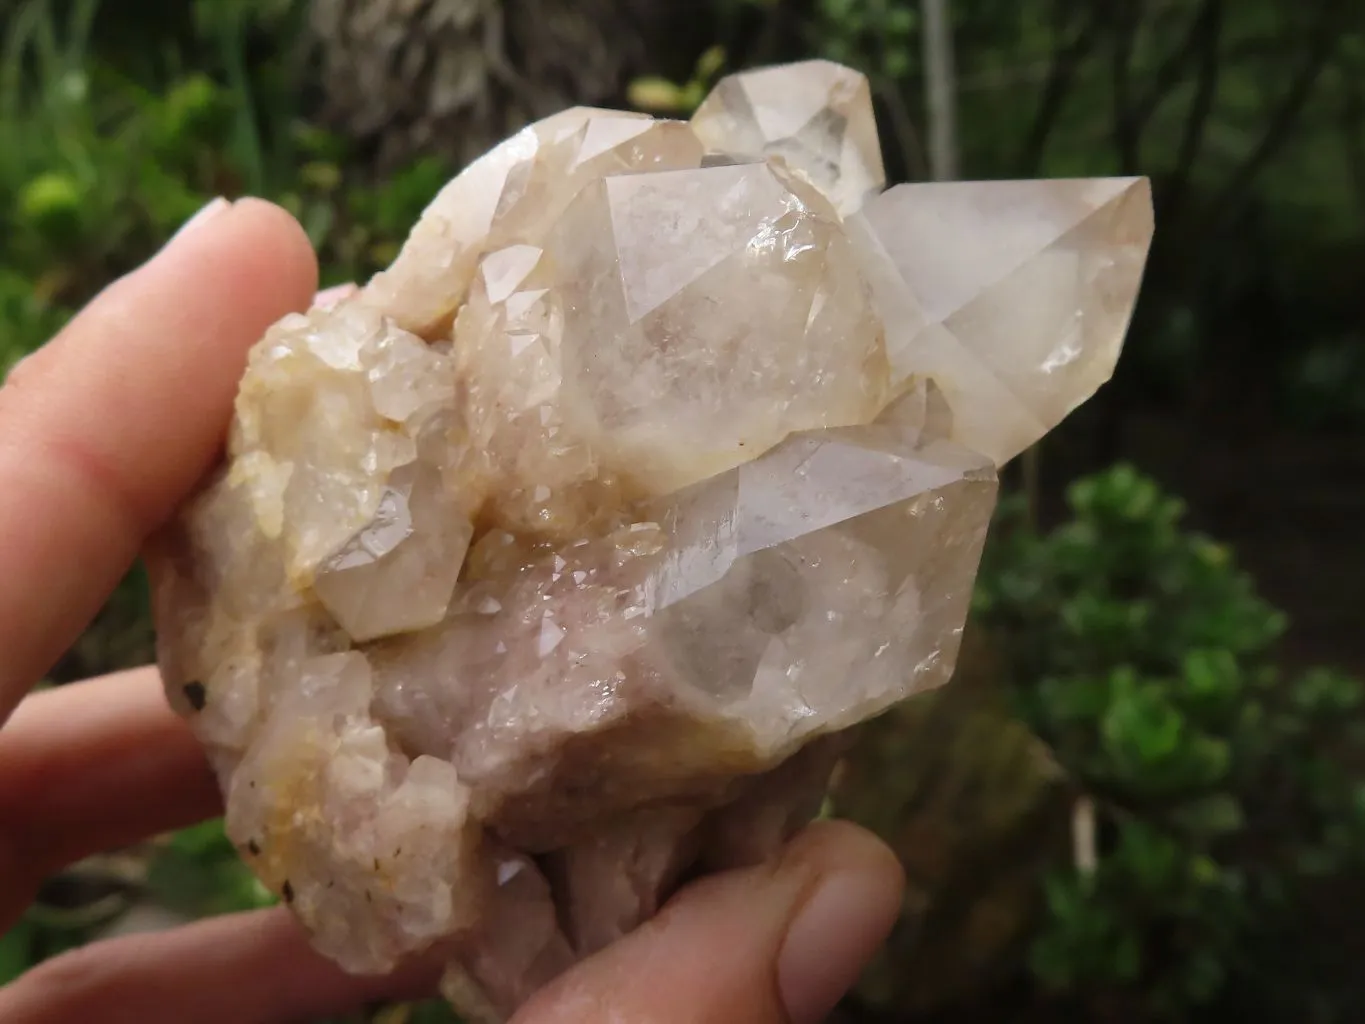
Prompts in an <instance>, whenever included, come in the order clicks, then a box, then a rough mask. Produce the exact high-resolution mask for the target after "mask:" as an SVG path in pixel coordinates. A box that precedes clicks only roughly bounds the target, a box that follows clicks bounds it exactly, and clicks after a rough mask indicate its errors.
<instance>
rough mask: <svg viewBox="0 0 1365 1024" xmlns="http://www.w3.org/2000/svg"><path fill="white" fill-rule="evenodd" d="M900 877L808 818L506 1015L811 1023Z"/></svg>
mask: <svg viewBox="0 0 1365 1024" xmlns="http://www.w3.org/2000/svg"><path fill="white" fill-rule="evenodd" d="M903 887H904V876H903V874H902V872H901V868H900V865H899V864H898V863H897V862H896V859H895V857H894V856H893V855H892V853H891V851H890V850H888V849H887V848H886V846H884V845H883V844H882V843H881V842H880V841H879V840H877V839H876V838H874V837H873V836H872V835H870V834H869V833H867V832H865V831H864V830H862V829H860V828H857V827H855V826H853V825H848V824H844V823H839V822H822V823H819V824H816V825H812V826H811V827H810V828H808V829H806V830H805V831H804V832H803V833H802V834H801V835H799V836H798V837H797V838H796V839H794V840H793V841H792V842H791V844H790V845H789V846H788V847H787V849H786V850H785V851H784V853H783V854H782V856H781V858H780V859H779V860H777V861H776V862H774V863H771V864H766V865H763V866H761V867H756V868H748V869H745V870H741V871H732V872H727V873H725V874H722V875H717V876H715V877H712V878H707V879H704V880H702V881H701V882H698V883H696V884H694V885H692V886H690V887H688V888H687V889H684V890H683V891H682V892H681V893H679V895H678V896H676V897H675V898H674V899H673V901H672V902H670V903H669V904H668V906H666V907H665V908H664V909H663V910H662V911H661V912H660V913H659V915H658V916H657V917H656V918H654V920H652V921H650V922H649V923H647V924H645V925H644V926H643V927H641V928H640V929H638V930H637V931H635V932H633V933H632V934H630V935H628V936H627V937H626V938H624V939H622V940H621V941H620V942H618V943H616V944H615V945H613V946H611V947H609V948H608V949H606V950H604V951H603V952H601V953H599V954H598V955H597V956H595V957H592V958H590V959H589V960H586V961H584V962H583V963H582V964H580V965H579V966H578V967H576V968H574V969H573V970H572V971H570V972H568V973H567V974H565V975H564V976H563V977H561V978H560V979H559V980H558V981H556V982H555V983H554V984H553V985H551V986H550V987H548V988H546V989H545V990H544V991H542V992H541V993H540V994H539V995H537V996H536V998H535V999H533V1000H532V1001H531V1002H530V1003H529V1004H528V1005H527V1006H526V1007H525V1008H523V1009H522V1011H521V1012H520V1013H519V1014H518V1015H517V1016H516V1018H515V1019H514V1021H513V1024H589V1022H592V1024H600V1022H601V1021H606V1020H628V1021H631V1022H632V1024H713V1022H716V1021H745V1022H746V1024H816V1022H818V1021H821V1020H823V1019H824V1018H825V1016H826V1014H828V1013H829V1012H830V1011H831V1010H833V1009H834V1007H835V1005H836V1004H837V1003H838V1001H839V1000H840V998H842V997H843V995H844V994H845V993H846V992H847V991H848V990H849V988H851V987H852V986H853V984H854V982H855V981H856V980H857V978H858V975H859V974H860V973H861V971H862V969H863V967H864V966H866V964H867V962H868V960H869V959H870V958H871V957H872V955H873V953H874V952H875V951H876V949H877V947H878V946H879V945H880V944H881V943H882V941H883V940H884V939H885V938H886V936H887V934H888V933H889V932H890V930H891V927H892V925H893V924H894V923H895V920H896V917H897V915H898V914H899V912H900V908H901V893H902V889H903Z"/></svg>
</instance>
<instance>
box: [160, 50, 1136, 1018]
mask: <svg viewBox="0 0 1365 1024" xmlns="http://www.w3.org/2000/svg"><path fill="white" fill-rule="evenodd" d="M883 183H884V182H883V174H882V168H881V157H880V151H879V148H878V145H877V139H876V131H875V125H874V122H873V116H872V107H871V100H870V95H869V91H868V88H867V83H866V81H865V80H864V79H862V77H861V76H859V75H857V74H855V73H854V72H852V71H849V70H848V69H845V68H841V67H838V66H836V65H832V64H828V63H823V62H813V63H807V64H798V65H792V66H789V67H782V68H773V69H767V70H764V71H758V72H750V73H745V74H742V75H739V76H735V77H733V78H729V79H726V80H725V81H723V82H722V83H721V84H720V85H719V86H717V88H716V91H715V92H714V93H713V95H712V96H711V97H710V98H709V99H708V100H707V101H706V102H705V103H704V104H703V105H702V107H701V109H700V110H699V111H698V112H697V115H696V117H695V118H694V120H693V121H692V122H691V123H690V124H688V123H682V122H671V121H655V120H652V119H650V118H647V117H641V116H639V115H632V114H624V113H617V112H611V111H596V110H584V109H578V110H570V111H566V112H565V113H562V114H559V115H556V116H555V117H551V118H549V119H547V120H545V121H542V122H540V123H539V124H536V125H533V126H531V127H530V128H527V129H526V130H525V131H523V132H521V133H519V134H518V135H516V136H514V137H513V138H511V139H509V140H508V141H507V142H505V143H503V144H502V145H501V146H499V147H497V148H496V149H494V150H493V151H492V152H490V153H489V154H488V155H487V156H485V157H484V158H483V159H482V160H480V161H478V162H476V163H475V164H473V165H471V166H470V167H469V168H468V169H467V170H466V171H465V172H464V173H463V174H461V175H460V176H459V177H458V178H456V179H455V180H454V181H452V182H451V183H450V184H449V185H448V186H447V187H446V188H445V189H444V190H443V191H442V192H441V193H440V194H439V195H438V196H437V197H436V199H435V200H434V202H433V203H432V204H431V206H430V208H429V209H428V211H427V212H426V214H425V215H424V216H423V217H422V219H421V221H420V222H419V223H418V224H417V225H416V227H415V228H414V230H413V232H412V235H411V237H410V238H409V240H408V242H407V244H406V245H405V247H404V248H403V250H402V253H401V254H400V255H399V257H398V258H397V260H396V261H395V262H394V264H393V266H392V267H390V268H389V269H388V270H387V271H385V272H384V273H382V274H380V275H378V276H377V277H376V278H375V279H374V280H373V281H371V282H370V283H369V284H368V285H367V286H366V287H364V288H363V289H362V290H361V291H360V292H358V293H357V294H356V295H354V296H352V297H350V298H349V299H346V300H344V301H343V302H341V303H340V304H339V305H337V306H335V307H333V308H330V309H326V310H323V309H314V310H312V311H310V312H308V313H307V314H302V315H296V316H290V317H287V318H285V319H284V320H282V321H281V322H280V323H278V324H276V325H275V326H274V327H272V328H271V329H270V330H269V332H268V333H267V334H266V336H265V337H264V338H263V339H262V341H261V342H260V344H259V345H257V346H256V348H255V349H254V350H253V352H252V354H251V357H250V361H249V365H248V367H247V370H246V374H245V376H244V378H243V380H242V383H241V388H240V392H239V397H238V401H237V408H236V415H235V418H234V422H233V425H232V431H231V436H230V441H229V448H228V456H229V457H228V460H227V463H226V465H225V467H224V468H223V470H222V471H221V472H220V473H219V474H218V475H217V476H216V477H215V478H214V479H213V480H212V481H210V482H209V483H208V485H207V486H206V487H205V488H204V489H203V491H202V492H201V493H200V494H199V495H198V496H197V497H195V498H194V499H193V500H192V501H191V502H190V503H189V504H188V505H187V507H186V508H185V510H184V511H183V513H182V514H181V515H180V516H179V517H178V519H177V520H176V522H175V523H174V524H172V527H171V528H170V529H168V530H167V532H166V535H165V537H164V538H163V542H162V543H161V544H160V545H159V546H158V549H159V551H160V553H161V556H160V557H159V558H158V559H157V564H156V565H155V566H154V569H155V576H156V603H157V617H158V625H159V636H160V660H161V666H162V672H163V675H164V677H165V680H166V684H167V690H168V693H169V695H170V698H171V701H172V703H173V704H174V706H175V707H176V708H177V710H179V711H180V712H181V713H182V714H184V715H186V716H187V717H188V718H189V719H190V721H191V722H192V723H193V727H194V729H195V730H196V732H197V734H198V736H199V737H200V739H201V740H202V742H203V744H204V746H205V748H206V750H207V752H208V754H209V757H210V759H211V761H212V763H213V765H214V768H215V769H216V771H217V772H218V775H219V777H220V779H221V781H222V785H223V789H224V792H225V794H226V798H227V827H228V831H229V834H230V835H231V837H232V838H233V840H234V841H235V842H236V844H237V845H238V846H239V848H240V849H241V851H242V854H243V856H244V857H245V858H246V859H247V860H248V862H249V863H250V864H251V865H252V867H253V868H254V869H255V870H256V872H257V873H258V874H259V876H260V877H261V878H262V879H263V881H264V882H265V883H266V884H267V885H269V886H270V887H271V888H272V889H274V890H275V891H276V892H278V893H280V894H281V896H282V897H283V898H284V899H285V900H286V901H287V902H289V903H290V904H291V905H292V906H293V908H294V910H295V912H296V913H297V915H298V916H299V918H300V919H301V920H302V921H303V923H304V924H305V925H306V926H307V928H308V929H309V931H310V932H311V934H312V935H313V937H314V941H315V943H316V944H317V946H318V948H319V949H320V950H322V951H323V952H324V953H325V954H326V955H328V956H330V957H332V958H334V959H335V960H337V961H338V962H339V963H341V964H342V965H343V966H345V967H346V968H347V969H349V970H353V971H383V970H387V969H390V968H392V967H393V966H395V965H396V964H398V963H399V962H401V961H402V960H404V959H405V958H408V957H410V956H413V955H416V954H421V953H426V954H428V955H438V956H440V957H441V958H443V960H444V961H445V962H446V963H447V965H448V966H447V970H446V974H445V979H444V982H443V991H444V992H445V993H446V995H447V996H448V998H450V1000H451V1001H452V1002H453V1003H455V1004H456V1005H457V1006H458V1007H459V1008H460V1009H461V1010H462V1011H463V1012H464V1013H465V1014H466V1016H468V1017H469V1018H470V1019H477V1020H491V1021H495V1020H502V1019H505V1018H506V1017H507V1016H508V1015H509V1014H510V1013H511V1012H512V1011H513V1010H515V1008H516V1007H517V1006H518V1005H520V1003H521V1002H523V1001H524V1000H525V999H526V998H528V997H529V996H530V995H531V994H532V993H533V992H534V991H535V990H536V989H537V988H538V987H539V986H541V985H543V984H545V983H547V982H548V981H550V980H551V979H553V978H554V977H555V976H556V975H557V974H559V973H560V972H562V971H563V970H565V969H566V968H567V967H569V966H571V965H572V964H573V963H574V962H575V961H576V960H578V959H580V958H581V957H583V956H585V955H588V954H591V953H592V952H595V951H596V950H598V949H601V948H602V947H603V946H605V945H607V944H608V943H610V942H612V941H613V940H614V939H616V938H618V937H619V936H621V935H623V934H625V933H627V932H629V931H630V930H631V929H633V928H635V927H636V926H637V925H639V924H640V923H641V922H642V921H643V920H645V919H647V918H648V917H649V916H650V915H652V914H653V913H654V912H655V911H656V910H657V909H658V907H659V905H660V902H661V901H662V900H663V899H664V898H666V896H667V895H668V893H669V892H670V891H671V890H672V889H673V888H674V887H675V886H676V885H677V884H678V882H679V881H680V880H681V879H682V878H684V877H687V876H690V875H692V874H695V873H696V872H698V871H705V870H712V869H718V868H724V867H729V866H733V865H738V864H745V863H751V862H754V861H757V860H761V859H762V858H764V857H766V856H768V855H769V854H771V853H772V852H773V850H774V849H775V848H776V847H777V846H778V845H779V844H781V843H782V842H783V841H784V840H785V839H786V838H787V837H788V836H790V835H791V833H792V832H793V831H794V830H795V829H797V828H799V827H800V826H801V825H802V824H803V823H804V822H806V821H808V820H809V819H810V818H811V817H812V816H813V815H814V814H815V813H816V810H817V809H818V807H819V804H820V799H821V795H822V793H823V791H824V788H825V785H826V784H827V781H828V779H829V775H830V771H831V769H832V767H833V765H834V764H835V762H836V760H837V759H838V757H839V755H840V752H841V750H842V749H843V747H844V744H845V743H846V742H847V737H848V736H849V735H850V733H849V732H848V730H849V729H850V728H851V727H852V726H854V725H856V724H858V723H859V722H861V721H863V720H865V719H867V718H869V717H871V716H873V715H875V714H877V713H879V712H880V711H882V710H884V709H886V708H888V707H890V706H891V705H893V704H895V703H896V702H898V701H900V700H903V699H905V698H906V697H908V696H910V695H912V694H914V693H916V692H919V691H922V690H924V689H927V688H929V687H934V686H938V685H940V684H942V683H944V682H945V681H947V679H948V678H949V676H950V675H951V673H952V670H953V663H954V660H955V657H956V654H957V649H958V645H959V640H960V637H961V632H962V627H963V623H964V620H965V618H966V615H967V608H968V604H969V599H970V596H971V588H972V582H973V577H974V574H975V571H976V566H977V561H978V559H979V556H980V552H981V546H982V543H983V541H984V538H985V535H986V528H987V524H988V522H989V520H990V516H991V513H992V510H993V507H994V503H995V493H996V490H995V470H996V467H997V466H998V465H999V464H1000V463H1001V462H1003V461H1005V460H1006V459H1008V458H1010V457H1012V456H1013V455H1015V454H1016V453H1018V452H1019V451H1020V450H1022V449H1023V448H1025V447H1027V446H1028V445H1029V444H1031V443H1033V442H1034V441H1036V440H1037V439H1038V438H1039V437H1041V436H1042V435H1043V434H1044V433H1045V432H1046V431H1047V430H1049V429H1050V428H1051V427H1052V426H1054V425H1055V424H1057V423H1058V422H1059V421H1060V420H1061V419H1062V418H1063V417H1064V416H1065V415H1066V414H1067V413H1068V412H1069V411H1070V410H1071V409H1072V408H1074V407H1075V406H1076V405H1077V404H1078V403H1080V402H1081V401H1083V400H1084V399H1085V398H1087V397H1088V396H1089V395H1090V394H1091V393H1092V392H1093V391H1094V390H1095V389H1096V388H1097V387H1099V385H1100V384H1101V383H1102V382H1103V381H1104V380H1105V379H1106V378H1107V377H1108V375H1109V374H1110V372H1111V371H1112V369H1113V366H1114V362H1115V360H1116V358H1117V355H1118V351H1119V347H1120V344H1121V342H1122V338H1123V334H1124V331H1125V329H1126V327H1127V322H1128V318H1129V317H1130V315H1131V312H1132V307H1133V304H1134V301H1135V299H1136V295H1137V289H1138V285H1139V282H1140V277H1141V272H1142V266H1143V262H1144V260H1145V257H1146V250H1147V246H1148V243H1149V241H1150V236H1151V231H1152V221H1151V207H1150V197H1149V194H1148V189H1147V185H1146V183H1145V182H1143V181H1135V180H1096V181H1069V182H1016V183H994V184H972V183H962V184H944V185H902V186H897V187H896V188H893V189H891V190H890V191H889V192H885V193H882V194H880V195H878V194H877V193H878V192H879V190H880V189H881V187H882V186H883Z"/></svg>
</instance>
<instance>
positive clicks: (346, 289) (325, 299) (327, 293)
mask: <svg viewBox="0 0 1365 1024" xmlns="http://www.w3.org/2000/svg"><path fill="white" fill-rule="evenodd" d="M359 290H360V289H359V288H357V287H356V286H355V285H353V284H339V285H335V286H333V287H331V288H324V289H323V290H322V291H320V292H318V293H317V294H316V295H314V296H313V308H314V309H331V308H332V307H333V306H335V305H336V304H337V303H339V302H341V301H342V300H343V299H348V298H350V297H351V296H352V295H354V294H355V293H356V292H358V291H359Z"/></svg>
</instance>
